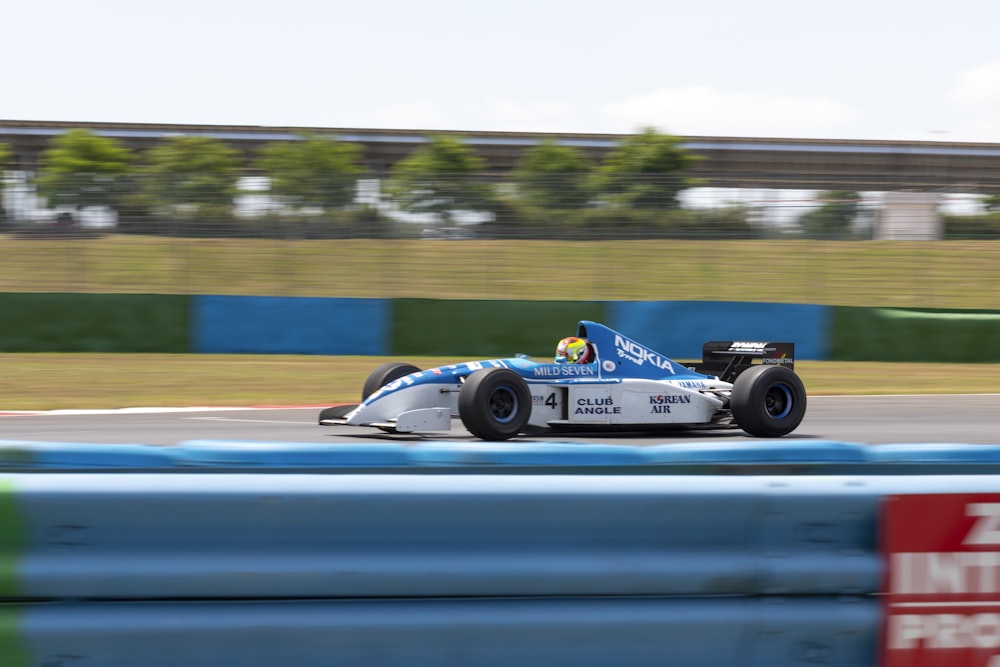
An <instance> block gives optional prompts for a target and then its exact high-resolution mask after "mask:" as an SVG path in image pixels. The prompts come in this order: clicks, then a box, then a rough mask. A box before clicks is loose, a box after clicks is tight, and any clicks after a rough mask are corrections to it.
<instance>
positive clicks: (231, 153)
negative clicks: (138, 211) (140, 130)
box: [144, 135, 240, 225]
mask: <svg viewBox="0 0 1000 667" xmlns="http://www.w3.org/2000/svg"><path fill="white" fill-rule="evenodd" d="M146 162H147V164H146V169H145V178H144V190H145V192H146V193H147V194H148V195H149V196H151V197H152V201H153V202H154V206H156V208H157V209H159V210H160V212H161V213H167V214H169V215H170V216H171V217H178V216H179V217H182V218H189V219H192V220H194V219H197V220H199V221H201V222H213V223H216V224H220V223H221V224H223V225H225V224H228V223H230V222H231V221H232V214H233V200H234V198H235V196H236V193H237V181H238V180H239V178H240V173H239V153H238V152H237V151H236V149H234V148H232V147H230V146H228V145H227V144H225V143H223V142H221V141H219V140H217V139H214V138H212V137H203V136H194V135H184V136H175V137H170V138H168V139H166V140H165V141H163V142H162V143H161V144H159V145H157V146H154V147H153V148H151V149H149V150H148V151H147V152H146Z"/></svg>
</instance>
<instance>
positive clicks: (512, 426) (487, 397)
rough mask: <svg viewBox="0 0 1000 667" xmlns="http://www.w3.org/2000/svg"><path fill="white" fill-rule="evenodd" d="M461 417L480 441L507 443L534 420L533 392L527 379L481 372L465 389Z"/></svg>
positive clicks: (469, 379) (504, 372)
mask: <svg viewBox="0 0 1000 667" xmlns="http://www.w3.org/2000/svg"><path fill="white" fill-rule="evenodd" d="M458 415H459V417H461V418H462V423H463V424H465V428H467V429H469V432H470V433H471V434H472V435H474V436H476V437H477V438H480V439H482V440H508V439H510V438H513V437H514V436H515V435H517V434H518V433H520V432H521V430H522V429H523V428H524V427H525V425H526V424H527V423H528V419H529V418H530V417H531V390H530V389H528V383H527V382H525V381H524V378H522V377H521V376H520V375H518V374H517V373H515V372H514V371H512V370H509V369H507V368H486V369H483V370H478V371H476V372H474V373H472V374H471V375H470V376H469V377H467V378H466V379H465V383H464V384H463V385H462V389H461V391H460V392H459V394H458Z"/></svg>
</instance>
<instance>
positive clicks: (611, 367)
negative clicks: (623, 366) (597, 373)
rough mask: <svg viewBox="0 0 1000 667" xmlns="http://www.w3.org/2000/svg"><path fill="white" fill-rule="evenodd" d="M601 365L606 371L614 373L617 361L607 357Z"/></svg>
mask: <svg viewBox="0 0 1000 667" xmlns="http://www.w3.org/2000/svg"><path fill="white" fill-rule="evenodd" d="M601 367H602V368H603V369H604V372H605V373H614V372H615V368H616V366H615V362H613V361H611V360H610V359H605V360H604V361H603V362H602V363H601Z"/></svg>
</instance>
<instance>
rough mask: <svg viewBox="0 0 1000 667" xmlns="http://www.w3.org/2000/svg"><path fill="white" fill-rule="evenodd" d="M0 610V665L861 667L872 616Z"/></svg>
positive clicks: (868, 605)
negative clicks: (9, 625) (6, 633)
mask: <svg viewBox="0 0 1000 667" xmlns="http://www.w3.org/2000/svg"><path fill="white" fill-rule="evenodd" d="M2 614H3V612H0V620H2ZM6 614H7V616H8V617H11V618H12V619H16V622H17V624H18V631H17V634H16V635H14V636H12V637H11V638H10V639H8V641H7V642H4V641H3V638H2V637H0V659H4V661H3V663H2V664H3V665H4V667H39V666H43V665H44V666H46V667H48V666H53V667H54V666H57V665H59V666H63V667H73V666H74V665H76V664H79V665H81V667H83V666H84V665H86V666H87V667H89V666H91V665H93V666H94V667H137V666H140V665H141V666H142V667H218V666H219V665H234V666H239V667H312V666H315V667H327V666H334V665H335V666H336V667H375V666H378V667H615V666H621V667H664V666H670V665H677V666H683V667H806V666H808V665H824V666H825V667H864V666H866V665H873V664H874V660H875V658H874V656H875V644H876V637H877V632H876V628H877V627H878V609H877V606H876V604H875V603H874V602H873V601H871V600H857V599H854V600H852V599H841V600H837V601H827V600H814V599H798V598H796V599H777V598H765V599H749V598H728V599H683V598H681V599H663V598H631V599H630V598H620V599H614V598H574V599H536V600H524V599H493V600H476V599H468V600H346V601H298V602H285V601H276V602H270V603H266V602H264V603H260V602H259V603H257V604H236V603H231V602H209V603H206V602H201V603H89V604H88V603H66V604H52V603H46V604H35V605H19V606H17V607H14V608H12V609H8V611H7V612H6ZM5 645H6V648H7V650H6V651H5V650H4V648H5Z"/></svg>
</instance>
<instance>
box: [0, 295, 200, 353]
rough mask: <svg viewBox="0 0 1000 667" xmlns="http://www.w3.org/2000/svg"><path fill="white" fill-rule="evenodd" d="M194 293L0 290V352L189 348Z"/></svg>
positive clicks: (140, 350)
mask: <svg viewBox="0 0 1000 667" xmlns="http://www.w3.org/2000/svg"><path fill="white" fill-rule="evenodd" d="M190 301H191V299H190V297H188V296H181V295H162V294H55V293H51V294H19V293H10V294H0V352H190V351H191V333H190V332H191V318H190V312H191V306H190Z"/></svg>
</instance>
